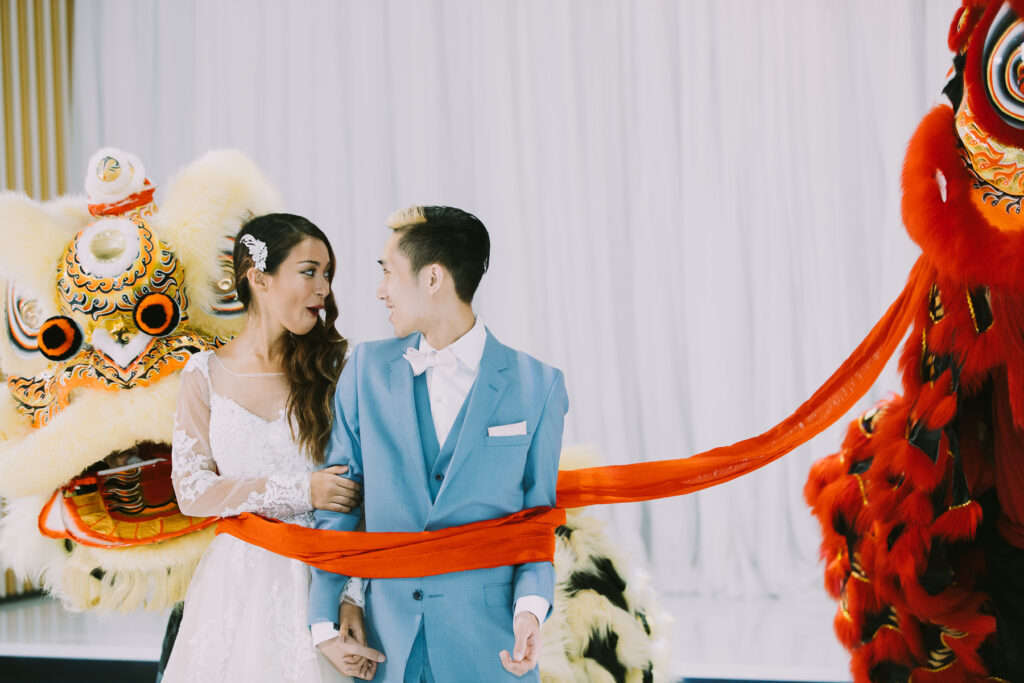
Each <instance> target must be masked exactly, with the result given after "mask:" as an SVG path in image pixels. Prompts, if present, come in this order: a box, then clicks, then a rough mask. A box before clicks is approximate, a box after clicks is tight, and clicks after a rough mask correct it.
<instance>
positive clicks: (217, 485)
mask: <svg viewBox="0 0 1024 683" xmlns="http://www.w3.org/2000/svg"><path fill="white" fill-rule="evenodd" d="M207 360H208V354H205V353H203V354H196V355H195V356H193V357H192V358H191V359H190V360H189V363H188V365H186V366H185V369H184V370H183V371H182V373H181V391H180V394H179V395H178V408H177V411H176V412H175V414H174V438H173V441H172V444H171V463H172V468H171V480H172V482H173V484H174V493H175V495H176V496H177V498H178V507H179V508H181V511H182V512H184V513H185V514H187V515H192V516H195V517H230V516H232V515H238V514H241V513H243V512H255V513H258V514H261V515H266V516H268V517H276V518H285V517H292V516H295V515H299V514H302V513H303V512H308V511H309V510H311V509H312V508H313V505H312V503H311V502H310V494H309V477H310V475H309V473H308V472H292V473H287V474H281V475H275V476H269V477H224V476H221V474H220V473H219V471H218V469H217V463H216V462H215V461H214V459H213V456H212V454H211V449H210V383H209V368H208V365H207Z"/></svg>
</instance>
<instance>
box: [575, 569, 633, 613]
mask: <svg viewBox="0 0 1024 683" xmlns="http://www.w3.org/2000/svg"><path fill="white" fill-rule="evenodd" d="M591 560H592V561H593V563H594V568H595V569H596V570H597V573H593V572H590V571H580V572H574V573H573V574H572V575H571V576H569V581H568V586H567V587H566V592H567V593H569V595H576V594H577V593H579V592H580V591H583V590H592V591H594V592H596V593H598V594H599V595H602V596H604V597H605V598H607V600H608V601H609V602H610V603H612V604H613V605H615V606H616V607H618V608H619V609H621V610H622V611H624V612H628V611H629V606H628V605H627V604H626V595H625V591H626V582H625V581H623V580H622V577H621V576H619V573H618V572H617V571H615V566H614V565H613V564H612V561H611V560H609V559H608V558H607V557H593V558H591Z"/></svg>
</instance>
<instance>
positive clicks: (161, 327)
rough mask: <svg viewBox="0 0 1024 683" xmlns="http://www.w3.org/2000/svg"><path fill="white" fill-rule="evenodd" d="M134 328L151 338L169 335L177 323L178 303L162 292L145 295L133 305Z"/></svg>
mask: <svg viewBox="0 0 1024 683" xmlns="http://www.w3.org/2000/svg"><path fill="white" fill-rule="evenodd" d="M133 317H134V320H135V326H136V327H138V328H139V330H140V331H141V332H143V333H145V334H148V335H150V336H151V337H162V336H165V335H167V334H170V333H171V332H172V331H173V330H174V328H175V327H177V326H178V321H179V320H181V312H180V310H179V309H178V302H177V301H175V300H174V299H172V298H171V297H169V296H167V295H166V294H164V293H163V292H156V293H154V294H147V295H146V296H144V297H142V299H141V300H140V301H139V303H137V304H136V305H135V312H134V316H133Z"/></svg>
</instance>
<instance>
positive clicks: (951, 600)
mask: <svg viewBox="0 0 1024 683" xmlns="http://www.w3.org/2000/svg"><path fill="white" fill-rule="evenodd" d="M1021 17H1024V2H1022V1H1021V0H1012V1H1009V2H989V1H981V0H973V1H972V0H965V1H964V3H963V6H962V7H961V8H960V10H959V11H958V12H957V14H956V16H955V17H954V19H953V24H952V27H951V29H950V34H949V45H950V48H951V49H952V50H953V51H954V53H955V57H954V69H953V71H952V72H951V77H950V80H949V83H948V84H947V86H946V88H945V90H944V93H945V94H946V95H947V96H948V98H949V104H942V105H939V106H936V107H935V108H934V109H933V110H932V111H931V112H930V113H928V115H927V116H925V118H924V120H923V121H921V124H920V125H919V126H918V129H917V131H916V132H915V134H914V136H913V138H912V139H911V141H910V144H909V147H908V150H907V155H906V160H905V166H904V171H903V219H904V222H905V224H906V227H907V231H908V232H909V233H910V236H911V237H912V238H913V239H914V241H915V242H917V244H918V245H920V247H921V250H922V252H923V254H922V256H921V259H920V260H919V261H918V264H917V266H915V269H914V272H913V274H912V275H911V283H910V284H908V291H911V290H912V291H913V292H915V295H914V296H913V297H912V298H911V299H910V300H908V301H907V302H906V305H907V306H910V307H912V308H913V309H914V318H913V323H912V327H911V332H910V337H909V340H908V342H907V343H906V345H905V346H904V348H903V351H902V355H901V358H900V373H901V376H902V382H903V395H902V396H896V397H894V398H892V399H890V400H886V401H883V402H882V403H881V404H879V405H878V406H876V407H875V408H874V409H872V410H870V411H868V412H867V413H865V414H864V415H863V416H862V417H861V418H860V419H859V420H856V421H855V422H854V423H853V424H852V425H851V426H850V429H849V432H848V434H847V436H846V440H845V441H844V443H843V447H842V450H841V451H840V452H839V453H837V454H835V455H832V456H829V457H827V458H824V459H822V460H820V461H819V462H817V463H816V464H815V465H814V467H813V468H812V471H811V474H810V477H809V480H808V482H807V485H806V488H805V496H806V498H807V502H808V503H809V504H810V505H811V507H812V508H813V509H814V514H815V515H816V516H817V517H818V519H819V521H820V522H821V528H822V533H823V536H824V539H823V543H822V547H821V553H822V557H823V558H824V560H825V562H826V569H825V585H826V588H827V590H828V591H829V592H830V593H831V594H832V595H833V597H835V598H836V599H837V600H839V603H840V606H839V610H838V612H837V614H836V618H835V630H836V634H837V635H838V637H839V639H840V640H841V641H842V643H843V645H844V646H846V647H847V648H848V649H849V650H850V651H851V653H852V663H851V668H852V671H853V674H854V678H855V680H856V681H858V682H860V681H873V682H888V681H901V682H903V681H910V680H913V681H914V683H922V682H924V681H942V682H946V681H949V682H951V683H952V682H953V681H981V680H1014V681H1016V680H1018V678H1017V677H1018V676H1020V674H1019V673H1017V672H1019V668H1016V667H1019V665H1020V664H1019V661H1018V663H1017V664H1016V665H1015V667H1014V668H1009V669H1006V668H1002V669H1001V668H1000V667H1006V662H1007V659H1006V658H1007V657H1009V658H1011V659H1012V658H1013V657H1021V656H1022V653H1024V642H1020V639H1021V638H1024V634H1022V632H1021V631H1019V630H1016V629H1019V628H1020V623H1021V622H1020V620H1021V619H1024V612H1022V611H1021V607H1020V606H1021V604H1022V602H1021V601H1022V600H1024V560H1022V558H1024V215H1022V213H1021V210H1022V203H1024V22H1022V20H1021ZM1007 558H1009V559H1007ZM1014 558H1016V559H1014ZM1014 561H1016V562H1017V563H1016V564H1012V563H1013V562H1014ZM1014 583H1016V587H1014V586H1013V584H1014ZM1014 602H1015V603H1016V604H1015V605H1014ZM1011 605H1012V606H1011ZM1014 622H1016V623H1014ZM1008 646H1009V647H1008ZM997 676H1003V677H1005V678H999V677H997ZM1021 680H1024V678H1022V679H1021Z"/></svg>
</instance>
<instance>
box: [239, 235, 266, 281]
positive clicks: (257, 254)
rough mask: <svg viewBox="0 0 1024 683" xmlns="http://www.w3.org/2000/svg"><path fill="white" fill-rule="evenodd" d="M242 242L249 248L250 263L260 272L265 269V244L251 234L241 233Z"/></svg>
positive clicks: (263, 271)
mask: <svg viewBox="0 0 1024 683" xmlns="http://www.w3.org/2000/svg"><path fill="white" fill-rule="evenodd" d="M242 244H244V245H245V246H246V247H247V248H248V249H249V256H251V257H252V264H253V265H254V266H256V270H258V271H260V272H261V273H265V272H266V271H267V244H266V242H264V241H263V240H258V239H256V238H255V237H253V236H252V235H242Z"/></svg>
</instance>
